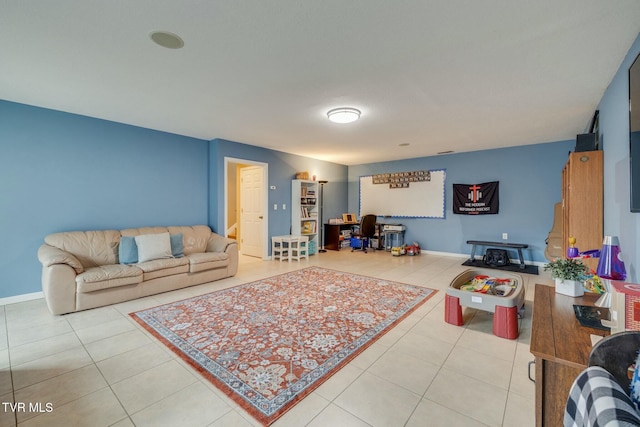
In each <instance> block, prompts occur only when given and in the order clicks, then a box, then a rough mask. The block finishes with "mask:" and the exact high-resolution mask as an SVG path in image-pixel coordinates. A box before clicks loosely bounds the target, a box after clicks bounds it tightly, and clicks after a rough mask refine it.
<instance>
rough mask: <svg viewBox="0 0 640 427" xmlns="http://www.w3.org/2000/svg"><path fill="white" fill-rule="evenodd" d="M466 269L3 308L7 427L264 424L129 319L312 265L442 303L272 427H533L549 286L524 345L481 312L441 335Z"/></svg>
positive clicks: (0, 423)
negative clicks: (534, 336)
mask: <svg viewBox="0 0 640 427" xmlns="http://www.w3.org/2000/svg"><path fill="white" fill-rule="evenodd" d="M462 261H463V259H462V258H459V257H450V256H441V255H434V254H425V253H423V254H421V255H419V256H414V257H408V256H404V257H393V256H391V255H390V254H389V253H388V252H384V251H370V252H368V253H366V254H365V253H362V252H350V251H349V250H343V251H340V252H333V251H328V252H327V253H323V254H318V255H315V256H312V257H310V258H309V259H308V260H302V261H300V262H291V263H286V262H285V263H281V262H271V261H262V260H259V259H255V258H250V257H242V256H241V261H240V268H239V271H238V274H237V275H236V276H235V277H232V278H228V279H224V280H221V281H217V282H213V283H210V284H205V285H200V286H195V287H191V288H187V289H183V290H178V291H174V292H169V293H165V294H161V295H155V296H152V297H147V298H143V299H139V300H135V301H129V302H125V303H121V304H117V305H113V306H109V307H102V308H97V309H93V310H88V311H84V312H80V313H73V314H69V315H65V316H53V315H51V314H49V312H48V311H47V308H46V306H45V303H44V300H34V301H28V302H23V303H17V304H10V305H6V306H0V326H2V327H1V328H0V402H1V403H2V407H0V427H5V426H16V425H18V426H21V427H22V426H24V427H28V426H29V427H30V426H49V427H51V426H65V427H66V426H71V425H75V426H91V427H96V426H117V427H125V426H154V427H156V426H181V427H184V426H211V427H223V426H234V427H235V426H254V425H258V423H257V422H256V421H255V420H254V419H253V418H251V416H249V415H248V414H247V413H246V412H244V411H243V410H242V409H241V408H239V407H238V406H237V405H236V404H235V403H234V402H233V401H231V400H230V399H229V398H227V397H226V396H225V395H224V394H223V393H221V392H220V391H218V390H217V389H216V388H215V387H214V386H212V385H211V384H210V383H209V382H208V381H206V380H204V379H203V378H202V377H201V376H200V375H199V374H198V373H197V372H195V371H194V370H193V369H192V368H190V367H189V366H188V365H187V364H185V363H184V362H183V361H182V360H180V359H179V358H178V357H177V356H176V355H174V354H173V353H172V352H171V351H169V350H168V349H167V348H166V347H164V346H163V345H162V344H160V343H159V342H158V341H156V340H155V339H154V338H152V337H151V336H150V335H149V334H147V333H146V332H145V331H144V330H143V329H142V328H141V327H140V326H139V325H137V324H136V323H135V322H134V321H132V320H131V319H130V317H129V316H128V313H130V312H132V311H136V310H140V309H144V308H148V307H153V306H156V305H159V304H163V303H166V302H170V301H174V300H178V299H183V298H187V297H191V296H195V295H199V294H204V293H207V292H211V291H214V290H217V289H221V288H225V287H230V286H235V285H238V284H242V283H246V282H249V281H252V280H256V279H260V278H263V277H268V276H272V275H275V274H280V273H284V272H287V271H290V270H294V269H298V268H301V267H305V266H308V265H319V266H323V267H327V268H333V269H336V270H342V271H349V272H353V273H358V274H365V275H370V276H376V277H381V278H386V279H389V280H395V281H401V282H405V283H411V284H415V285H421V286H426V287H430V288H433V289H437V290H438V292H437V294H436V295H435V296H433V297H432V298H431V299H430V300H429V301H427V303H425V304H424V305H423V306H421V307H420V308H419V309H418V310H416V311H415V312H414V313H412V314H411V315H410V316H409V317H408V318H406V319H405V320H404V321H402V322H401V323H400V324H399V325H398V326H396V327H395V328H394V329H392V330H391V331H390V332H388V333H387V334H386V335H384V336H383V337H382V338H381V339H380V340H378V341H377V342H376V343H375V344H373V345H372V346H371V347H369V348H368V349H367V350H366V351H364V352H363V353H362V354H361V355H359V356H358V357H357V358H356V359H354V360H353V361H352V362H351V363H349V364H348V365H347V366H345V367H344V368H343V369H341V370H340V371H339V372H338V373H336V374H335V375H334V376H333V377H331V378H330V379H329V380H328V381H327V382H326V383H324V384H323V385H322V386H320V387H319V388H318V389H316V390H315V391H314V392H313V393H312V394H310V395H309V396H308V397H306V398H305V399H304V400H302V401H301V402H300V403H299V404H297V405H296V406H294V407H293V409H291V410H290V411H289V412H288V413H286V414H285V415H284V416H283V417H282V418H280V419H279V420H278V421H277V422H276V423H274V426H276V427H283V426H295V427H298V426H309V427H312V426H313V427H321V426H341V427H348V426H389V427H395V426H407V427H418V426H447V427H452V426H517V427H523V426H533V425H534V384H533V383H532V382H531V381H530V380H529V379H528V375H527V369H528V366H527V364H528V362H529V361H531V360H533V356H532V355H531V354H530V353H529V339H530V331H531V313H532V298H533V288H534V284H535V283H543V282H544V283H546V282H547V281H549V280H550V279H549V278H548V275H546V273H544V272H542V271H541V274H540V275H539V276H534V275H526V274H524V275H523V278H524V280H525V285H526V288H525V289H526V310H525V314H524V317H523V319H522V320H521V321H520V336H519V337H518V339H517V340H507V339H503V338H498V337H495V336H494V335H493V334H492V315H491V314H489V313H485V312H483V311H476V310H473V309H469V308H465V309H464V312H463V314H464V320H465V325H464V326H459V327H458V326H453V325H449V324H447V323H445V322H444V320H443V318H444V296H445V289H446V287H447V286H448V285H449V283H450V282H451V280H452V279H453V278H454V277H455V276H456V275H457V274H459V273H460V272H461V271H463V270H464V269H466V268H467V267H463V266H462V265H461V262H462ZM541 270H542V269H541ZM22 405H24V406H22Z"/></svg>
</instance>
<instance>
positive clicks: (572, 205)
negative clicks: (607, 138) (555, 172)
mask: <svg viewBox="0 0 640 427" xmlns="http://www.w3.org/2000/svg"><path fill="white" fill-rule="evenodd" d="M603 210H604V197H603V152H602V151H581V152H577V153H570V154H569V160H567V164H566V165H565V167H564V169H563V170H562V236H563V239H562V240H563V242H562V248H563V256H565V257H566V254H567V247H568V246H569V237H575V238H576V246H577V247H578V249H579V250H580V252H584V251H587V250H591V249H600V248H601V247H602V238H603V227H604V226H603V222H604V221H603ZM584 261H585V264H586V265H587V266H588V267H589V268H592V269H593V270H595V269H596V267H597V266H598V259H597V258H592V259H586V260H584Z"/></svg>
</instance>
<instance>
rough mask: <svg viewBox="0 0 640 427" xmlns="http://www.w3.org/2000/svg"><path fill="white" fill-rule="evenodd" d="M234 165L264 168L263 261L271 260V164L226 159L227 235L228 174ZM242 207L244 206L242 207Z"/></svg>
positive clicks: (225, 210) (227, 219)
mask: <svg viewBox="0 0 640 427" xmlns="http://www.w3.org/2000/svg"><path fill="white" fill-rule="evenodd" d="M234 163H240V164H243V165H250V166H259V167H261V168H262V210H263V217H264V218H263V219H264V221H263V222H262V259H263V260H268V259H269V191H268V190H269V164H268V163H264V162H256V161H254V160H247V159H238V158H235V157H225V158H224V229H225V234H226V230H227V227H229V224H228V221H229V218H228V215H227V212H228V210H227V209H228V207H229V206H228V205H229V197H228V193H229V183H228V182H227V174H228V172H229V165H230V164H234ZM241 207H242V206H241Z"/></svg>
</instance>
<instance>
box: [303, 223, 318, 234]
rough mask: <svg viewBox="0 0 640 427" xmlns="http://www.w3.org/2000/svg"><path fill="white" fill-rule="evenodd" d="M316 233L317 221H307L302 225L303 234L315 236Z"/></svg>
mask: <svg viewBox="0 0 640 427" xmlns="http://www.w3.org/2000/svg"><path fill="white" fill-rule="evenodd" d="M315 232H316V222H315V221H305V222H303V223H302V234H313V233H315Z"/></svg>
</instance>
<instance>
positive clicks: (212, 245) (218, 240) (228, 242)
mask: <svg viewBox="0 0 640 427" xmlns="http://www.w3.org/2000/svg"><path fill="white" fill-rule="evenodd" d="M230 246H235V247H237V246H238V242H236V241H235V240H233V239H228V238H226V237H224V236H221V235H219V234H216V233H211V236H210V237H209V241H208V242H207V252H228V251H229V248H230Z"/></svg>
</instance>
